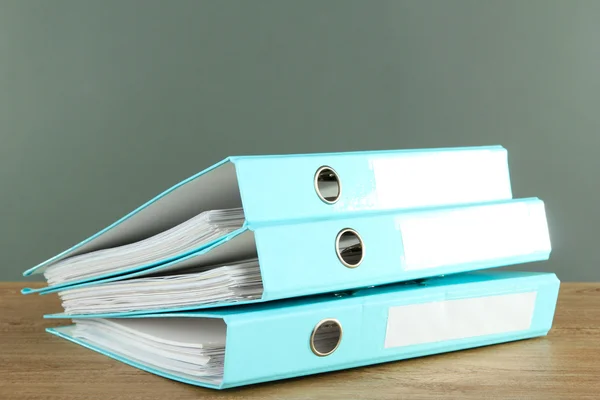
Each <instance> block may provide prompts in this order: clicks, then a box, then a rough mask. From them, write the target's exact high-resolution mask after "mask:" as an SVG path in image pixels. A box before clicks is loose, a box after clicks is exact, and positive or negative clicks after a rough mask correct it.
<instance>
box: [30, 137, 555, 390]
mask: <svg viewBox="0 0 600 400" xmlns="http://www.w3.org/2000/svg"><path fill="white" fill-rule="evenodd" d="M550 252H551V244H550V235H549V232H548V224H547V221H546V212H545V205H544V203H543V201H542V200H540V199H537V198H526V199H515V198H513V196H512V190H511V185H510V176H509V171H508V163H507V153H506V150H505V149H503V148H502V147H499V146H489V147H471V148H456V149H425V150H404V151H402V150H401V151H381V152H355V153H336V154H310V155H289V156H250V157H232V158H229V159H226V160H224V161H223V162H221V163H218V164H216V165H214V166H212V167H210V168H208V169H207V170H205V171H202V172H200V173H198V174H197V175H195V176H193V177H190V178H188V179H186V180H184V181H182V182H180V183H178V184H177V185H175V186H173V187H172V188H170V189H168V190H167V191H165V192H163V193H162V194H160V195H158V196H156V197H155V198H154V199H151V200H150V201H148V202H147V203H145V204H144V205H142V206H141V207H139V208H138V209H136V210H134V211H132V212H131V213H129V214H128V215H126V216H125V217H123V218H121V219H119V220H117V221H116V222H115V223H113V224H112V225H110V226H109V227H107V228H105V229H103V230H100V231H98V233H96V234H94V235H92V236H91V237H89V238H87V239H85V240H83V241H82V242H80V243H78V244H76V245H75V246H73V247H71V248H70V249H68V250H65V251H63V252H61V253H59V254H58V255H57V256H55V257H52V258H50V259H48V260H46V261H45V262H43V263H41V264H39V265H37V266H36V267H34V268H31V269H30V270H28V271H26V273H25V274H26V275H29V274H34V273H43V274H44V276H45V277H46V280H47V282H48V286H47V287H44V288H41V289H24V290H23V292H24V293H34V292H40V293H52V292H55V293H58V295H59V296H60V298H61V300H62V306H63V308H64V312H62V313H59V314H50V315H47V316H46V317H48V318H71V319H73V321H74V325H72V326H68V327H60V328H56V329H51V330H50V332H52V333H53V334H56V335H58V336H60V337H63V338H65V339H68V340H71V341H73V342H76V343H79V344H82V345H84V346H86V347H89V348H91V349H94V350H96V351H99V352H101V353H103V354H105V355H108V356H110V357H113V358H115V359H117V360H120V361H123V362H126V363H128V364H131V365H133V366H135V367H138V368H141V369H144V370H146V371H149V372H152V373H155V374H158V375H161V376H165V377H167V378H171V379H175V380H179V381H182V382H187V383H190V384H195V385H200V386H207V387H212V388H226V387H232V386H240V385H246V384H251V383H257V382H264V381H268V380H273V379H284V378H288V377H294V376H299V375H307V374H312V373H318V372H326V371H331V370H335V369H341V368H347V367H352V366H357V365H367V364H373V363H377V362H384V361H391V360H400V359H404V358H409V357H414V356H420V355H428V354H434V353H440V352H445V351H452V350H458V349H463V348H470V347H475V346H482V345H489V344H495V343H501V342H505V341H509V340H518V339H525V338H531V337H535V336H542V335H545V334H546V333H547V332H548V330H549V329H550V326H551V322H552V315H553V313H554V306H555V303H556V295H557V291H558V280H557V279H556V277H555V276H554V275H553V274H530V273H511V272H492V271H483V272H482V271H481V270H491V269H493V268H496V267H502V266H507V265H515V264H520V263H527V262H533V261H543V260H546V259H547V258H548V257H549V256H550ZM476 271H479V272H476Z"/></svg>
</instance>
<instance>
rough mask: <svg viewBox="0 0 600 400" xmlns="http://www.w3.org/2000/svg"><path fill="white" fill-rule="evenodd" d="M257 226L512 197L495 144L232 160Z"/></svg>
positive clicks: (505, 168)
mask: <svg viewBox="0 0 600 400" xmlns="http://www.w3.org/2000/svg"><path fill="white" fill-rule="evenodd" d="M231 161H232V162H233V163H234V165H235V169H236V174H237V180H238V184H239V189H240V194H241V199H242V204H243V207H244V211H245V215H246V218H247V220H248V221H249V223H250V224H251V225H253V226H255V227H258V226H259V225H262V224H266V223H272V222H280V221H296V220H298V221H301V220H305V219H320V218H330V217H332V216H335V215H338V214H343V213H349V212H356V211H370V210H389V209H394V208H396V209H411V208H422V207H435V206H440V205H451V204H467V203H478V202H486V201H497V200H507V199H511V198H512V190H511V184H510V175H509V169H508V160H507V151H506V149H504V148H502V147H500V146H483V147H468V148H446V149H428V150H404V151H389V152H386V151H375V152H360V153H337V154H336V153H333V154H312V155H298V156H293V157H292V156H266V157H232V158H231Z"/></svg>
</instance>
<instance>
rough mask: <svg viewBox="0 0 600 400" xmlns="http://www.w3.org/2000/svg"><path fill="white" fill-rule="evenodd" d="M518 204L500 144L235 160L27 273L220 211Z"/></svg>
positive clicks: (250, 220) (277, 217) (263, 218)
mask: <svg viewBox="0 0 600 400" xmlns="http://www.w3.org/2000/svg"><path fill="white" fill-rule="evenodd" d="M323 166H327V167H329V168H332V169H333V170H334V171H335V172H336V174H337V176H338V178H339V181H340V183H341V186H340V187H341V192H340V195H339V198H338V199H337V201H335V202H334V203H332V204H328V203H327V202H324V201H323V200H321V198H319V196H318V195H317V193H316V189H315V173H316V171H318V170H319V168H320V167H323ZM510 198H512V192H511V185H510V176H509V170H508V163H507V152H506V150H505V149H504V148H502V147H500V146H485V147H466V148H446V149H426V150H397V151H367V152H352V153H329V154H306V155H281V156H246V157H230V158H227V159H225V160H223V161H222V162H220V163H217V164H215V165H213V166H211V167H210V168H207V169H206V170H204V171H202V172H200V173H198V174H196V175H194V176H192V177H190V178H188V179H186V180H184V181H182V182H180V183H178V184H176V185H175V186H173V187H171V188H170V189H168V190H166V191H164V192H163V193H161V194H159V195H158V196H156V197H154V198H153V199H151V200H149V201H148V202H147V203H145V204H143V205H142V206H140V207H138V208H137V209H136V210H134V211H132V212H131V213H129V214H127V215H126V216H124V217H122V218H121V219H119V220H118V221H116V222H114V223H113V224H111V225H110V226H108V227H106V228H105V229H103V230H101V231H99V232H98V233H96V234H94V235H92V236H91V237H89V238H87V239H85V240H83V241H82V242H80V243H78V244H76V245H75V246H73V247H71V248H70V249H67V250H65V251H63V252H62V253H60V254H58V255H56V256H54V257H52V258H50V259H48V260H46V261H44V262H42V263H41V264H39V265H37V266H35V267H33V268H31V269H29V270H27V271H25V272H24V275H25V276H28V275H31V274H35V273H42V272H43V271H44V268H46V267H47V266H49V265H51V264H52V263H54V262H56V261H59V260H61V259H63V258H66V257H69V256H74V255H78V254H82V253H86V252H90V251H94V250H98V249H102V248H108V247H115V246H117V245H119V244H123V243H131V242H134V241H136V240H140V239H141V238H145V237H149V236H151V235H153V234H156V233H158V232H161V231H163V230H165V229H167V228H170V227H172V226H175V225H177V224H178V223H181V222H183V221H185V220H187V219H189V218H191V217H193V216H195V215H198V214H199V213H201V212H203V211H207V210H213V209H225V208H235V207H242V208H243V210H244V214H245V218H246V222H247V225H248V227H250V228H254V227H258V226H260V225H263V224H269V223H279V222H281V221H296V220H299V221H306V220H311V219H314V220H317V219H323V218H330V217H333V216H340V215H344V214H351V213H355V212H360V211H368V210H371V211H381V210H390V209H411V208H420V207H435V206H441V205H449V204H466V203H477V202H485V201H496V200H506V199H510ZM208 246H210V244H209V245H207V247H208ZM199 250H201V248H198V249H195V250H193V251H190V252H188V253H186V254H181V257H184V256H186V255H188V254H191V253H192V252H194V251H199ZM153 266H155V264H148V265H146V266H144V267H143V268H150V267H153ZM125 272H132V271H125ZM78 283H81V282H78Z"/></svg>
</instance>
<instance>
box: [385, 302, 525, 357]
mask: <svg viewBox="0 0 600 400" xmlns="http://www.w3.org/2000/svg"><path fill="white" fill-rule="evenodd" d="M536 296H537V292H526V293H513V294H503V295H497V296H486V297H474V298H469V299H458V300H445V301H436V302H430V303H422V304H410V305H405V306H396V307H390V309H389V311H388V321H387V329H386V333H385V345H384V346H385V348H386V349H388V348H393V347H401V346H413V345H418V344H426V343H436V342H443V341H448V340H457V339H467V338H474V337H479V336H486V335H495V334H502V333H510V332H519V331H524V330H527V329H529V328H530V327H531V319H532V317H533V312H534V310H535V300H536Z"/></svg>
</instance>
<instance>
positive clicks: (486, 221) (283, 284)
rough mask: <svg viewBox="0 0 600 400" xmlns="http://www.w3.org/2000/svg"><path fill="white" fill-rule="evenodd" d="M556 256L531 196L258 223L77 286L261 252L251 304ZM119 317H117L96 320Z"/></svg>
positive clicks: (540, 205) (542, 212)
mask: <svg viewBox="0 0 600 400" xmlns="http://www.w3.org/2000/svg"><path fill="white" fill-rule="evenodd" d="M347 228H351V229H353V230H354V232H356V233H357V234H358V235H359V236H360V239H361V240H362V244H363V246H362V250H363V258H362V261H360V263H359V264H358V265H357V266H355V267H352V268H349V267H348V266H346V265H345V264H344V263H343V262H342V260H341V259H340V257H339V255H338V252H337V251H336V239H337V237H338V235H339V232H341V231H345V230H346V229H347ZM550 252H551V243H550V235H549V231H548V224H547V221H546V213H545V208H544V203H543V202H542V201H541V200H539V199H537V198H529V199H520V200H509V201H502V202H493V203H484V204H479V205H473V206H460V207H442V208H437V209H427V210H419V211H411V212H392V213H389V212H383V213H379V214H377V215H373V214H369V215H363V216H355V217H354V218H346V219H332V220H326V221H314V222H304V223H299V224H293V225H269V226H260V227H258V228H256V229H255V230H251V229H245V230H241V231H240V232H237V233H234V234H232V235H231V236H230V237H229V238H228V239H227V241H225V242H221V243H219V244H217V245H215V246H213V247H211V248H209V249H205V250H202V251H200V252H198V253H197V254H195V255H192V256H189V257H187V258H184V259H181V260H179V261H177V262H174V263H171V264H167V265H164V266H160V267H156V268H153V269H150V270H146V271H141V272H138V273H133V274H129V275H125V276H123V277H118V278H109V279H105V280H101V281H97V282H92V283H88V284H84V285H80V286H78V287H84V286H95V285H101V284H102V283H106V282H110V281H114V280H117V279H129V278H135V277H141V276H144V275H148V274H155V273H158V272H161V273H166V272H168V271H171V270H173V269H176V268H186V267H189V266H192V265H195V266H202V265H214V264H215V263H223V262H227V261H228V260H238V259H243V258H244V257H249V256H252V255H253V254H254V255H256V254H258V260H259V267H260V274H261V279H262V285H263V294H262V298H261V299H257V300H252V302H256V301H269V300H277V299H283V298H288V297H295V296H304V295H312V294H318V293H327V292H332V291H337V290H347V289H354V288H361V287H367V286H371V285H381V284H389V283H394V282H401V281H409V280H414V279H421V278H426V277H432V276H440V275H446V274H453V273H459V272H467V271H473V270H479V269H485V268H493V267H501V266H507V265H513V264H519V263H525V262H533V261H541V260H546V259H548V258H549V256H550ZM172 273H173V274H175V273H176V271H172ZM121 290H123V289H121ZM230 304H231V303H227V302H221V303H214V304H212V305H211V304H204V305H194V306H188V307H186V308H185V309H188V310H189V309H199V308H206V307H214V306H223V305H230ZM177 310H180V309H177ZM154 311H164V310H160V309H158V310H154ZM148 312H150V311H145V313H148ZM140 313H144V312H140ZM115 315H119V314H96V315H92V316H94V317H111V316H115ZM62 316H63V315H60V314H59V315H54V316H53V315H48V316H47V317H62ZM82 316H83V315H82Z"/></svg>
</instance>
